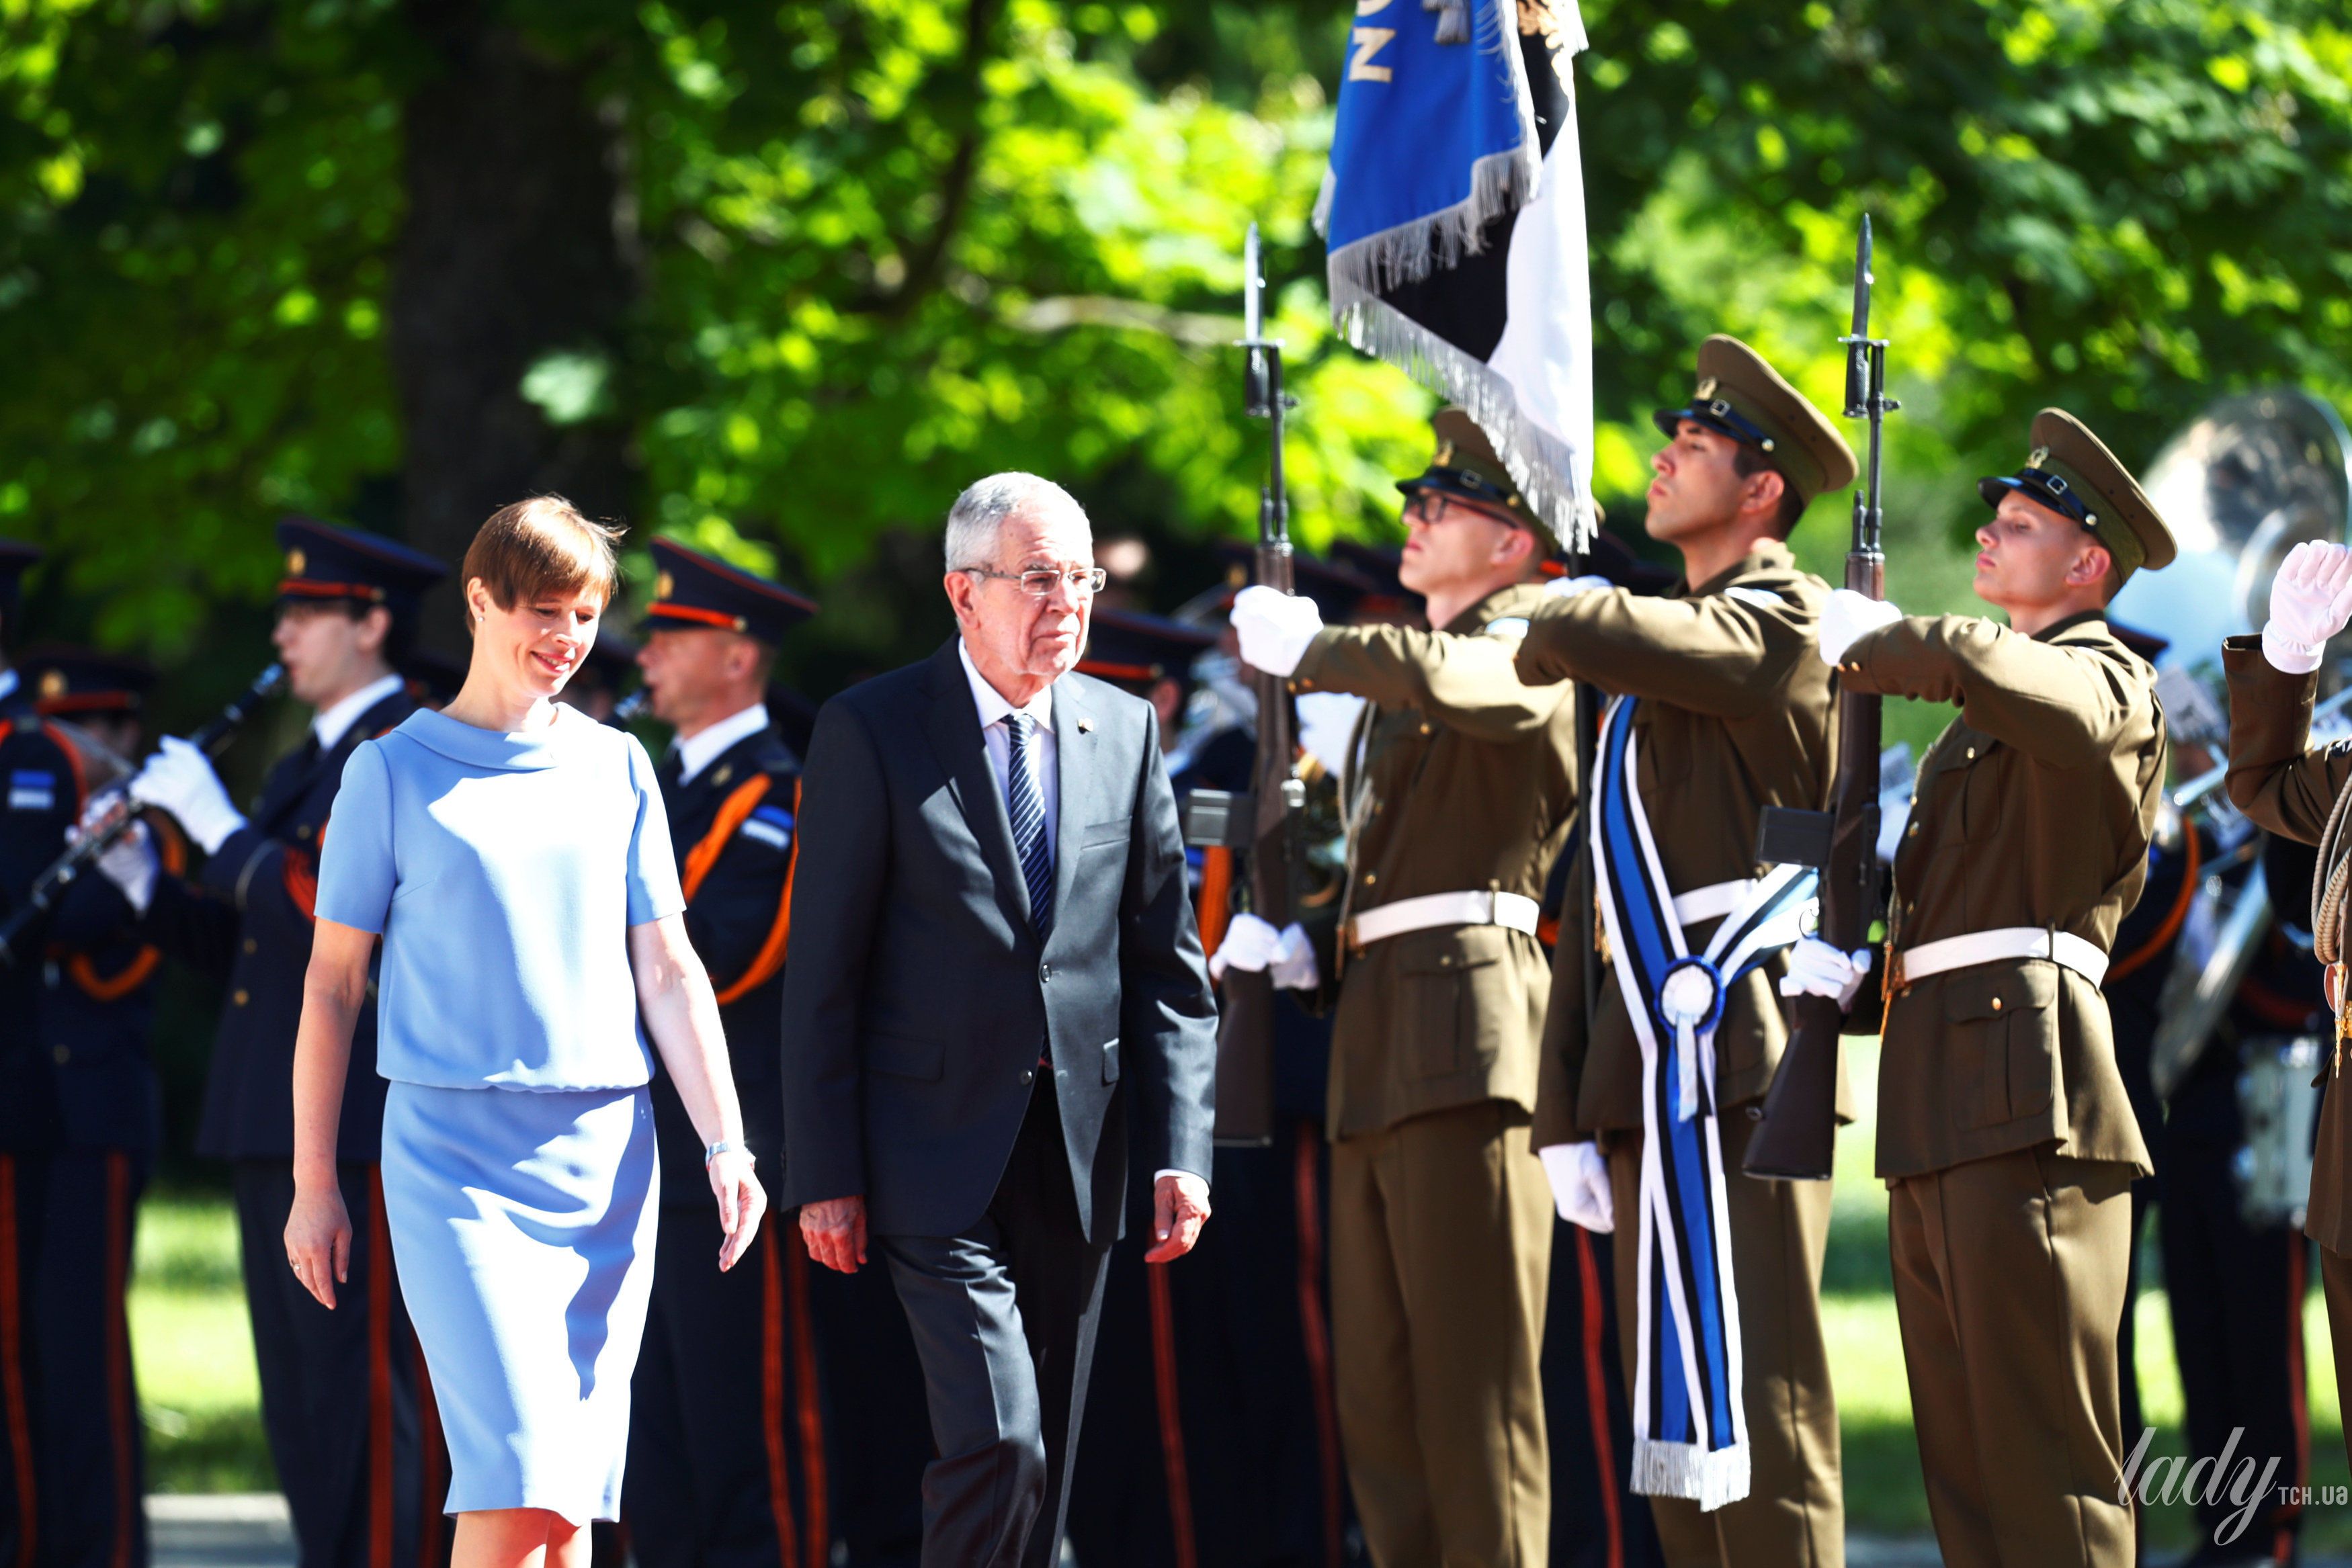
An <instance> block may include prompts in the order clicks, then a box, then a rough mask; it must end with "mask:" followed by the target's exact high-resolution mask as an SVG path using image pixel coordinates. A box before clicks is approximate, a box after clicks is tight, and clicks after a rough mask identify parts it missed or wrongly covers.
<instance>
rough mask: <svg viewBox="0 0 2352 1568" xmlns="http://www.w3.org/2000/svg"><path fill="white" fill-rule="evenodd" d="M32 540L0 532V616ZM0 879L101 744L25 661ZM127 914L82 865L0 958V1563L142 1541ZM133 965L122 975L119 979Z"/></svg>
mask: <svg viewBox="0 0 2352 1568" xmlns="http://www.w3.org/2000/svg"><path fill="white" fill-rule="evenodd" d="M32 559H34V554H33V552H31V551H29V550H28V549H26V547H22V546H16V547H5V546H0V577H5V597H0V628H5V629H7V630H11V631H13V629H14V627H15V625H16V620H17V613H16V576H17V574H18V573H19V572H21V571H22V570H24V568H25V567H26V565H28V564H30V562H31V560H32ZM0 681H5V682H6V683H7V685H8V689H7V691H6V692H5V694H0V786H5V790H6V796H5V801H0V894H5V904H6V906H7V907H9V908H13V907H14V905H15V904H16V901H18V900H20V899H21V898H23V897H24V895H25V894H26V890H27V889H28V888H29V887H30V885H31V883H32V882H33V880H34V878H35V877H37V875H38V874H39V873H41V871H42V870H43V869H44V868H45V867H47V865H48V864H49V863H50V862H53V861H54V860H56V859H57V857H58V855H59V854H61V853H63V852H64V851H65V848H66V830H67V828H68V826H69V825H70V824H72V822H73V821H75V819H76V818H77V817H78V816H79V813H80V811H81V809H82V806H83V804H84V803H85V801H86V800H87V799H88V796H89V789H90V787H91V786H92V785H94V784H97V783H99V782H100V781H101V776H102V774H103V772H104V771H105V768H106V764H105V761H104V759H103V758H100V755H99V754H98V751H97V748H96V747H93V746H92V745H90V744H89V742H88V741H87V740H86V739H84V738H83V737H79V736H77V735H76V734H75V733H73V732H71V731H69V730H68V729H66V728H64V727H61V726H59V725H58V723H57V722H56V720H55V719H54V718H52V717H50V716H47V715H45V714H43V713H42V712H41V711H40V710H39V707H38V705H37V700H36V699H37V694H38V691H39V686H38V684H37V672H34V671H31V670H27V671H26V673H25V678H24V679H23V680H21V681H20V680H19V678H18V676H17V675H16V674H15V673H13V672H12V673H9V674H5V675H0ZM135 919H136V915H135V914H134V912H133V910H132V909H131V904H129V902H128V901H127V900H126V899H125V898H124V897H123V895H122V894H121V892H120V891H118V890H117V889H116V888H115V887H114V885H113V884H112V883H110V882H108V881H107V879H106V878H104V877H102V876H98V875H90V876H87V877H83V878H81V879H79V881H77V882H76V883H74V884H73V886H72V887H71V888H70V889H69V890H68V893H67V894H66V895H65V897H64V898H63V899H62V901H61V902H60V903H59V904H58V906H57V908H56V909H55V911H54V912H53V914H52V915H51V916H50V918H49V923H48V926H47V930H46V932H40V931H36V932H33V933H29V934H28V936H27V940H26V944H25V946H24V948H23V951H24V952H25V954H26V956H25V957H24V958H23V959H22V960H20V961H19V962H18V963H17V964H16V965H14V966H12V967H5V968H0V1563H7V1564H10V1565H11V1568H17V1565H28V1564H42V1565H45V1568H46V1565H50V1564H56V1565H59V1568H65V1565H71V1568H113V1565H115V1564H129V1563H134V1562H136V1563H143V1562H144V1561H145V1560H146V1554H147V1542H146V1526H145V1521H144V1518H143V1516H142V1510H141V1503H140V1498H141V1493H142V1490H144V1488H143V1477H142V1444H141V1437H140V1423H139V1403H138V1392H137V1389H136V1387H135V1386H134V1385H133V1383H132V1380H131V1342H130V1331H129V1325H128V1323H127V1322H126V1321H125V1318H124V1313H123V1291H124V1287H125V1283H126V1280H127V1276H128V1274H129V1271H130V1265H131V1222H132V1218H133V1213H134V1209H135V1206H136V1204H137V1202H138V1192H139V1188H140V1186H141V1185H142V1182H143V1181H144V1180H145V1177H146V1175H147V1172H148V1169H149V1167H150V1166H151V1165H152V1160H153V1156H154V1149H155V1142H156V1136H157V1100H156V1092H155V1083H154V1076H153V1073H152V1071H150V1069H149V1066H148V1061H147V1055H146V1044H147V1040H146V1034H147V1031H146V1027H145V1026H146V1007H145V995H144V992H143V989H142V981H143V980H144V978H145V976H146V974H147V972H148V971H149V970H150V969H152V960H150V961H147V962H145V963H142V960H141V956H140V952H139V949H138V946H137V945H136V943H135V942H132V941H131V940H130V937H129V934H130V932H131V929H132V926H133V923H134V921H135ZM125 981H128V984H124V983H123V982H125Z"/></svg>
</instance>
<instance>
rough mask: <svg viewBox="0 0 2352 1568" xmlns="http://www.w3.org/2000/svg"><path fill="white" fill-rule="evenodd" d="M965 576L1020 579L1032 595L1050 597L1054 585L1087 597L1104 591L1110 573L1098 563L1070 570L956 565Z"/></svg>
mask: <svg viewBox="0 0 2352 1568" xmlns="http://www.w3.org/2000/svg"><path fill="white" fill-rule="evenodd" d="M956 570H958V571H961V572H962V573H963V574H964V575H965V576H966V577H993V578H1000V579H1002V580H1004V581H1006V582H1017V583H1019V584H1020V585H1021V591H1022V592H1024V593H1025V594H1027V595H1028V596H1029V597H1030V598H1032V599H1045V598H1047V597H1049V596H1050V595H1051V594H1052V593H1053V591H1054V590H1055V589H1056V588H1066V589H1068V590H1069V591H1070V597H1071V598H1073V599H1087V598H1090V597H1092V596H1093V595H1095V594H1097V593H1100V592H1101V591H1103V584H1105V583H1107V582H1108V581H1109V580H1110V573H1109V572H1108V571H1105V570H1103V569H1102V568H1101V567H1098V566H1074V567H1071V568H1069V569H1068V570H1063V569H1061V568H1059V567H1050V566H1041V567H1038V568H1037V569H1035V570H1033V571H992V570H990V569H989V568H987V567H984V566H960V567H958V568H956Z"/></svg>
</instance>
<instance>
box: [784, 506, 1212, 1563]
mask: <svg viewBox="0 0 2352 1568" xmlns="http://www.w3.org/2000/svg"><path fill="white" fill-rule="evenodd" d="M947 568H948V570H947V580H946V587H947V594H948V598H949V601H950V602H951V603H952V604H953V605H954V607H955V615H956V623H957V626H958V628H959V635H958V636H957V638H956V639H955V640H954V641H952V642H950V643H948V644H947V645H946V646H945V647H943V648H941V649H940V651H939V652H938V653H935V654H933V655H932V656H931V657H930V658H929V659H927V660H925V661H924V662H922V663H921V664H912V665H909V666H908V667H907V668H905V669H902V670H898V671H894V672H893V673H891V674H887V675H882V676H879V677H877V678H876V679H874V680H870V681H867V682H865V683H864V684H862V685H857V686H854V687H852V688H851V689H849V690H848V691H846V692H844V693H843V694H842V695H839V696H837V697H835V698H834V700H833V701H831V702H830V703H827V704H826V705H825V706H824V711H823V712H822V713H820V714H819V715H818V716H817V723H816V734H815V737H814V739H813V740H812V741H811V743H810V747H809V756H808V765H807V768H806V770H805V772H804V773H803V785H802V791H803V792H802V804H801V817H800V841H801V846H802V847H801V858H800V865H799V869H798V872H797V875H796V880H795V883H794V887H793V912H792V929H793V962H792V966H791V967H790V969H789V970H788V971H787V972H786V976H785V980H784V1107H785V1112H784V1119H785V1155H784V1189H783V1190H784V1201H785V1202H786V1203H789V1204H799V1205H802V1206H803V1207H802V1210H801V1228H802V1232H803V1235H804V1236H805V1237H806V1238H807V1240H808V1246H809V1252H810V1255H811V1256H813V1257H814V1258H815V1259H816V1260H817V1261H818V1262H820V1263H823V1264H824V1265H826V1266H827V1267H829V1268H834V1269H839V1270H844V1271H848V1270H855V1269H856V1268H857V1267H858V1266H859V1265H860V1264H862V1263H864V1262H865V1261H866V1253H867V1240H868V1237H869V1234H870V1236H871V1238H872V1240H873V1242H874V1244H875V1245H876V1246H877V1248H878V1249H879V1250H880V1251H881V1253H882V1255H883V1256H884V1258H885V1259H887V1260H888V1263H889V1266H890V1271H891V1275H892V1278H893V1279H894V1281H896V1283H897V1285H898V1298H899V1301H901V1303H902V1304H903V1305H904V1306H905V1308H906V1310H907V1317H908V1322H910V1323H911V1324H912V1326H913V1329H914V1334H915V1343H916V1348H917V1350H918V1351H919V1353H920V1354H921V1357H922V1362H923V1372H924V1378H925V1381H926V1383H927V1384H928V1385H929V1400H930V1412H931V1431H932V1437H933V1438H934V1439H935V1441H936V1444H937V1447H938V1450H939V1458H937V1459H936V1460H934V1461H933V1462H932V1464H931V1465H930V1467H929V1469H927V1470H926V1471H925V1472H924V1477H923V1562H924V1563H925V1564H926V1565H927V1568H929V1565H937V1568H949V1565H953V1568H973V1565H977V1564H1003V1565H1006V1568H1011V1565H1013V1564H1045V1563H1051V1562H1053V1561H1054V1558H1055V1552H1056V1550H1057V1548H1058V1544H1059V1542H1060V1538H1061V1532H1062V1517H1063V1512H1064V1502H1065V1496H1066V1490H1067V1485H1068V1478H1069V1472H1070V1459H1071V1456H1072V1455H1073V1454H1074V1453H1075V1452H1076V1436H1077V1426H1078V1414H1079V1411H1080V1410H1081V1409H1082V1408H1083V1406H1084V1405H1085V1402H1086V1386H1087V1364H1088V1363H1089V1361H1090V1360H1091V1359H1092V1357H1093V1354H1094V1331H1095V1321H1096V1315H1097V1311H1098V1309H1099V1307H1100V1305H1101V1301H1102V1283H1103V1265H1104V1260H1105V1259H1106V1258H1107V1257H1108V1252H1109V1248H1110V1244H1111V1242H1112V1241H1113V1240H1114V1239H1117V1236H1118V1228H1119V1223H1120V1216H1121V1214H1122V1212H1123V1205H1122V1201H1121V1195H1122V1187H1123V1186H1124V1183H1125V1178H1126V1171H1127V1167H1128V1141H1129V1138H1130V1137H1134V1138H1139V1139H1141V1140H1142V1141H1143V1153H1144V1154H1145V1155H1146V1156H1147V1157H1148V1158H1149V1160H1150V1163H1151V1166H1152V1168H1154V1169H1155V1170H1157V1172H1158V1173H1159V1174H1158V1176H1157V1178H1156V1180H1155V1183H1154V1186H1155V1192H1154V1204H1153V1212H1154V1222H1153V1239H1154V1242H1155V1243H1156V1245H1155V1246H1154V1247H1153V1249H1152V1250H1151V1251H1150V1253H1149V1254H1147V1256H1149V1257H1150V1258H1151V1259H1153V1260H1163V1261H1164V1260H1168V1259H1172V1258H1176V1257H1181V1255H1182V1254H1183V1253H1185V1252H1186V1251H1188V1250H1190V1249H1191V1248H1192V1242H1193V1240H1194V1239H1195V1238H1196V1237H1197V1236H1198V1235H1199V1234H1200V1228H1201V1225H1202V1222H1203V1221H1204V1220H1205V1219H1206V1218H1208V1214H1209V1188H1208V1182H1207V1180H1206V1173H1207V1172H1208V1169H1209V1142H1210V1132H1211V1124H1212V1120H1213V1109H1212V1103H1211V1100H1212V1084H1213V1078H1214V1058H1215V1052H1216V1044H1215V1004H1214V1002H1213V999H1212V997H1211V994H1210V990H1209V982H1208V977H1207V974H1206V971H1205V968H1204V967H1203V964H1202V956H1201V944H1200V937H1199V935H1198V933H1197V932H1196V931H1195V929H1194V927H1193V923H1192V903H1191V899H1190V896H1189V894H1188V893H1187V891H1186V888H1185V881H1184V851H1183V845H1182V841H1181V838H1180V837H1179V834H1178V832H1177V826H1176V801H1175V797H1174V795H1173V793H1172V792H1171V790H1170V789H1169V787H1168V774H1167V770H1166V768H1164V767H1163V766H1162V764H1161V762H1160V735H1159V723H1158V718H1157V716H1156V715H1155V714H1154V713H1153V711H1152V709H1151V706H1150V705H1149V704H1147V703H1144V702H1140V701H1139V700H1137V699H1136V698H1134V697H1131V696H1129V695H1126V694H1125V693H1123V692H1120V691H1118V689H1116V688H1115V687H1112V686H1108V685H1104V684H1103V683H1101V682H1099V681H1096V680H1091V679H1089V678H1087V676H1084V675H1077V674H1071V673H1070V670H1071V666H1072V665H1074V664H1076V663H1077V660H1078V654H1079V653H1080V651H1081V650H1082V649H1083V648H1084V647H1085V645H1086V636H1087V621H1088V617H1089V615H1090V613H1091V612H1092V609H1093V604H1094V594H1095V591H1097V589H1098V588H1100V587H1101V585H1102V573H1101V572H1100V571H1099V570H1097V569H1096V567H1095V564H1094V548H1093V539H1092V536H1091V533H1090V530H1089V528H1088V527H1087V517H1086V513H1085V512H1084V511H1083V510H1081V509H1080V507H1078V504H1077V503H1076V501H1075V500H1073V499H1071V497H1069V496H1068V495H1067V494H1066V492H1065V491H1063V490H1062V489H1061V487H1060V486H1055V485H1053V484H1051V483H1049V482H1047V481H1045V480H1044V479H1040V478H1037V477H1035V476H1032V475H1027V474H1000V475H997V476H993V477H991V478H988V479H983V480H982V481H981V482H980V483H978V484H976V485H974V486H971V488H970V489H969V490H966V491H965V492H964V493H963V495H962V496H961V497H959V498H958V499H957V501H956V504H955V507H954V509H953V510H952V511H950V513H949V515H948V526H947Z"/></svg>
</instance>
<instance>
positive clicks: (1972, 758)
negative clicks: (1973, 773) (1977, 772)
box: [1967, 746, 1977, 762]
mask: <svg viewBox="0 0 2352 1568" xmlns="http://www.w3.org/2000/svg"><path fill="white" fill-rule="evenodd" d="M1967 759H1968V760H1969V761H1970V762H1974V761H1975V760H1976V759H1977V748H1976V747H1973V746H1971V747H1969V755H1968V758H1967Z"/></svg>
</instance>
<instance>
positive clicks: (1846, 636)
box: [1821, 588, 1903, 665]
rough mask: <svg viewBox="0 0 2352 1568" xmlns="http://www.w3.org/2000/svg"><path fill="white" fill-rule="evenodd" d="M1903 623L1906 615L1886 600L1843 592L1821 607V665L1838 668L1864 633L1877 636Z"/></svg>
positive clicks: (1840, 591) (1849, 589) (1838, 592)
mask: <svg viewBox="0 0 2352 1568" xmlns="http://www.w3.org/2000/svg"><path fill="white" fill-rule="evenodd" d="M1902 619H1903V612H1901V611H1900V610H1897V609H1895V606H1894V605H1892V604H1889V603H1888V602H1887V601H1885V600H1883V599H1873V598H1871V597H1870V595H1868V594H1866V593H1856V592H1855V591H1853V589H1851V588H1841V589H1839V590H1838V591H1836V592H1834V593H1832V594H1831V595H1830V600H1829V602H1828V603H1827V604H1824V605H1822V629H1821V643H1822V664H1830V665H1835V664H1837V662H1838V661H1839V660H1840V659H1843V658H1844V657H1845V651H1846V650H1847V649H1848V648H1851V647H1853V645H1854V643H1855V642H1856V641H1858V640H1859V639H1860V638H1861V636H1862V634H1863V633H1864V632H1875V631H1877V630H1878V629H1879V628H1880V627H1881V626H1889V625H1892V624H1894V623H1895V622H1897V621H1900V620H1902Z"/></svg>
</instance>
